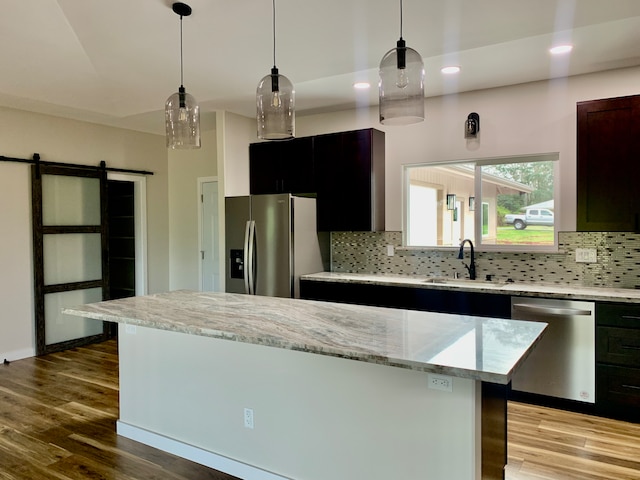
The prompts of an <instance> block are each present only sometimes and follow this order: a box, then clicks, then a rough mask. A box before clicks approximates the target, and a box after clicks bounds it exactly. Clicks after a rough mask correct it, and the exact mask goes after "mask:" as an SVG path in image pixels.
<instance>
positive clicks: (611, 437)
mask: <svg viewBox="0 0 640 480" xmlns="http://www.w3.org/2000/svg"><path fill="white" fill-rule="evenodd" d="M507 419H508V420H507V422H508V426H507V428H508V435H507V437H508V454H509V460H508V465H507V479H508V480H534V479H535V480H538V479H547V480H561V479H562V480H574V479H575V480H578V479H579V480H595V479H597V480H605V479H606V480H637V479H640V424H635V423H627V422H620V421H616V420H609V419H606V418H601V417H595V416H590V415H581V414H578V413H572V412H565V411H562V410H554V409H550V408H544V407H536V406H532V405H527V404H521V403H515V402H510V404H509V407H508V414H507Z"/></svg>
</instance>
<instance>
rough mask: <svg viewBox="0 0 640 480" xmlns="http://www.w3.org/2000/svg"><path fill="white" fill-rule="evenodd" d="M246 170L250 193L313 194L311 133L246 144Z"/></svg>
mask: <svg viewBox="0 0 640 480" xmlns="http://www.w3.org/2000/svg"><path fill="white" fill-rule="evenodd" d="M249 172H250V173H249V189H250V192H251V194H252V195H259V194H269V193H296V194H304V195H308V194H314V193H315V191H316V187H315V182H314V179H315V174H314V160H313V137H301V138H294V139H291V140H281V141H273V142H260V143H252V144H250V145H249Z"/></svg>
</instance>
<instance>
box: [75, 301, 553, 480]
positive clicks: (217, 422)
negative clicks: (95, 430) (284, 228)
mask: <svg viewBox="0 0 640 480" xmlns="http://www.w3.org/2000/svg"><path fill="white" fill-rule="evenodd" d="M64 313H66V314H71V315H75V316H83V317H86V318H93V319H96V320H104V321H110V322H117V323H119V324H120V328H119V356H120V419H119V421H118V426H117V429H118V433H119V434H120V435H123V436H125V437H128V438H132V439H134V440H138V441H141V442H143V443H146V444H149V445H152V446H155V447H157V448H160V449H162V450H165V451H169V452H171V453H174V454H177V455H180V456H183V457H185V458H189V459H191V460H194V461H197V462H200V463H203V464H205V465H209V466H211V467H213V468H216V469H218V470H222V471H226V472H228V473H231V474H232V475H235V476H238V477H240V478H244V479H247V480H249V479H274V480H275V479H283V478H290V479H296V480H307V479H308V480H314V479H327V478H331V479H353V478H367V479H385V480H386V479H389V478H402V479H412V480H413V479H430V480H440V479H442V480H444V479H451V478H456V479H469V480H478V479H481V478H482V479H494V478H496V479H497V478H503V473H502V472H503V467H504V465H505V463H506V389H507V388H508V384H509V382H510V379H511V376H512V375H513V373H514V371H515V370H516V369H517V368H518V366H519V365H520V364H521V363H522V362H523V360H524V359H525V358H526V357H527V355H528V354H529V352H530V351H531V349H532V348H534V346H535V344H536V343H537V341H538V340H539V338H540V336H541V334H542V332H543V330H544V328H545V324H542V323H537V322H523V321H514V320H504V319H491V318H480V317H469V316H459V315H444V314H438V313H429V312H417V311H408V310H397V309H386V308H377V307H364V306H357V305H346V304H333V303H327V302H313V301H306V300H295V299H283V298H273V297H256V296H248V295H238V294H224V293H199V292H190V291H176V292H170V293H166V294H157V295H148V296H144V297H132V298H127V299H121V300H113V301H108V302H100V303H95V304H89V305H83V306H79V307H73V308H67V309H65V310H64Z"/></svg>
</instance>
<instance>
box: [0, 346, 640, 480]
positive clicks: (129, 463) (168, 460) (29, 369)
mask: <svg viewBox="0 0 640 480" xmlns="http://www.w3.org/2000/svg"><path fill="white" fill-rule="evenodd" d="M117 418H118V356H117V345H116V342H115V341H113V340H110V341H108V342H104V343H101V344H97V345H91V346H88V347H82V348H76V349H73V350H69V351H66V352H60V353H54V354H51V355H47V356H44V357H37V358H29V359H25V360H19V361H16V362H12V363H11V364H10V365H0V480H27V479H28V480H44V479H47V480H49V479H55V480H79V479H105V480H107V479H108V480H114V479H123V480H133V479H145V480H155V479H170V480H186V479H189V480H193V479H198V480H200V479H202V480H233V478H234V477H231V476H229V475H225V474H223V473H220V472H217V471H215V470H212V469H209V468H206V467H204V466H202V465H198V464H195V463H192V462H189V461H187V460H183V459H181V458H178V457H175V456H173V455H169V454H166V453H164V452H161V451H159V450H156V449H154V448H150V447H147V446H145V445H141V444H139V443H137V442H134V441H132V440H128V439H126V438H122V437H118V436H117V435H116V434H115V421H116V419H117ZM508 422H509V424H508V429H509V444H508V449H509V464H508V466H507V474H506V478H507V480H540V479H545V480H574V479H575V480H578V479H580V480H596V479H597V480H605V479H606V480H640V425H638V424H631V423H625V422H619V421H615V420H608V419H603V418H598V417H592V416H588V415H580V414H575V413H569V412H563V411H559V410H553V409H548V408H543V407H535V406H531V405H526V404H521V403H514V402H511V403H510V404H509V412H508ZM333 480H337V479H333ZM354 480H364V479H354ZM393 480H414V479H393ZM452 480H456V479H452Z"/></svg>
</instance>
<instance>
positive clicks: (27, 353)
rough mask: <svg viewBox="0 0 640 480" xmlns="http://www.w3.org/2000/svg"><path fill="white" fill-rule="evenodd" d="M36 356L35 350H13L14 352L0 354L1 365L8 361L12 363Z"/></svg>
mask: <svg viewBox="0 0 640 480" xmlns="http://www.w3.org/2000/svg"><path fill="white" fill-rule="evenodd" d="M35 356H36V351H35V349H34V348H23V349H22V350H13V351H12V352H0V363H2V362H4V360H5V359H7V360H8V361H10V362H14V361H16V360H22V359H23V358H31V357H35Z"/></svg>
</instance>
